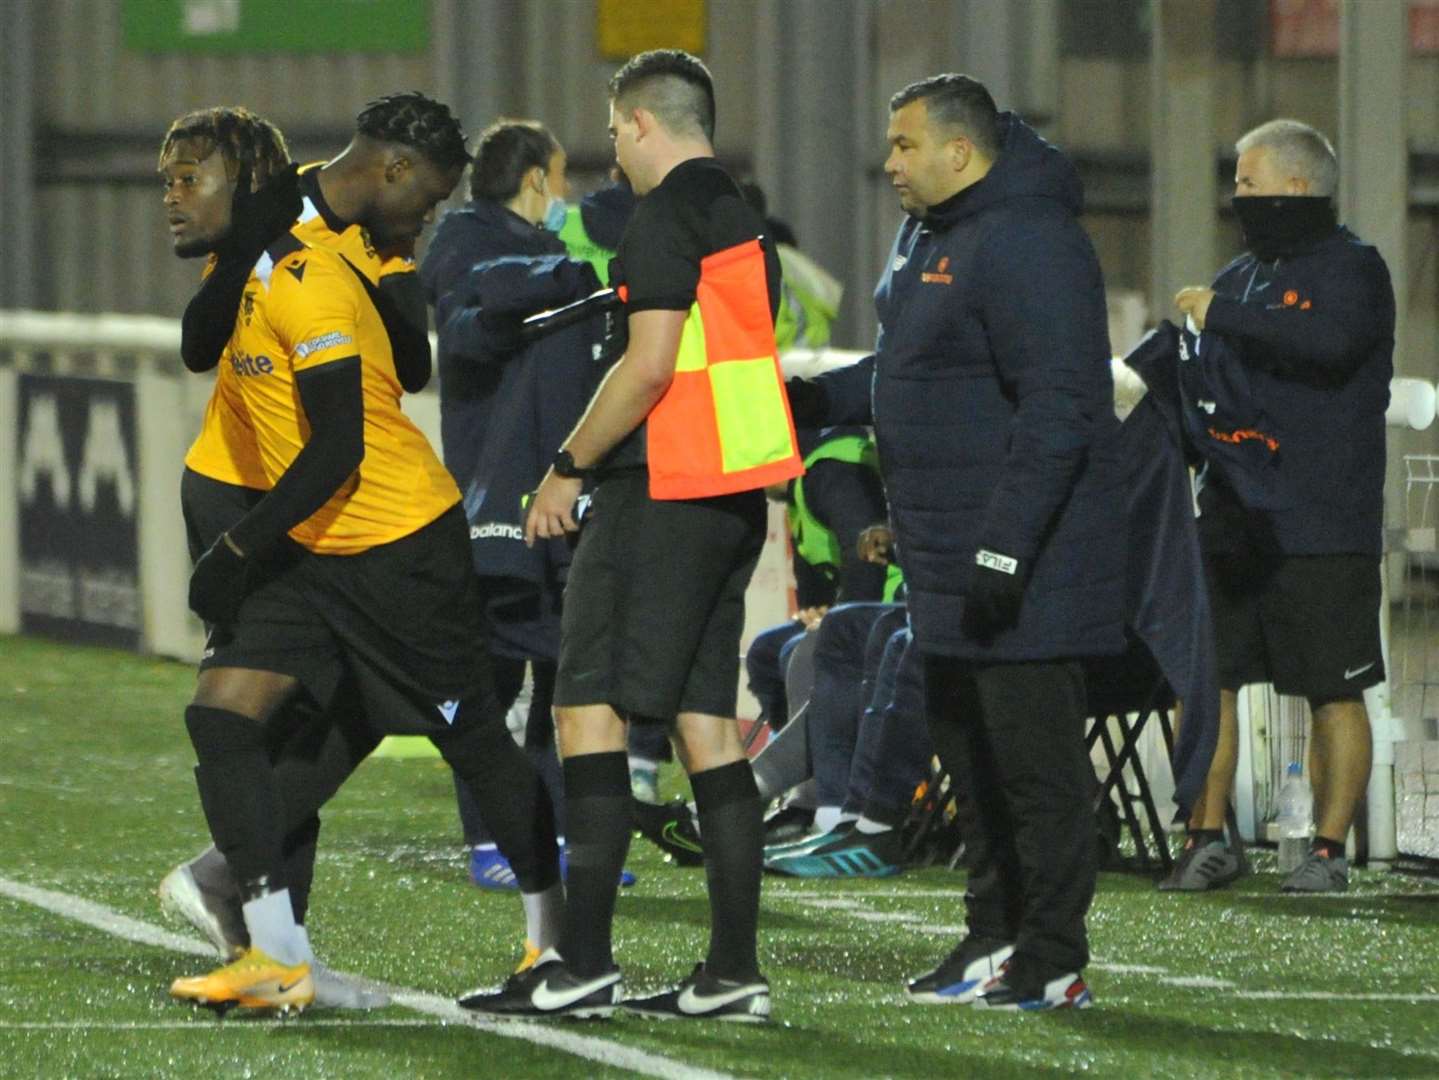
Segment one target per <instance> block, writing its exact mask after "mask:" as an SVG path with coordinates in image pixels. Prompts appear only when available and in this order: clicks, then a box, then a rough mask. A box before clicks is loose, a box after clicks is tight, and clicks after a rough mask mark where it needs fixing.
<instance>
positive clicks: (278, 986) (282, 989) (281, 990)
mask: <svg viewBox="0 0 1439 1080" xmlns="http://www.w3.org/2000/svg"><path fill="white" fill-rule="evenodd" d="M304 981H305V976H303V975H301V976H300V977H299V978H298V979H296V980H295V981H294V982H292V983H291V984H290V985H289V986H286V985H285V984H284V983H282V982H278V981H277V982H276V983H275V993H277V994H288V993H289V992H290V991H291V990H293V989H295V987H297V986H299V985H300V984H301V983H302V982H304Z"/></svg>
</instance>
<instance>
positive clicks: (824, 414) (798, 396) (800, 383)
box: [784, 379, 829, 428]
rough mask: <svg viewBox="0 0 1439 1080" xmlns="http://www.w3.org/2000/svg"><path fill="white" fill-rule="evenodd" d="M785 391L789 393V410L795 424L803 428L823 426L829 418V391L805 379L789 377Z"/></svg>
mask: <svg viewBox="0 0 1439 1080" xmlns="http://www.w3.org/2000/svg"><path fill="white" fill-rule="evenodd" d="M784 389H785V393H787V394H788V395H789V412H790V416H792V417H793V418H794V426H795V427H801V428H822V427H824V426H825V425H826V423H827V422H828V420H829V393H828V392H827V391H826V390H825V388H824V387H823V386H821V385H820V384H819V383H816V382H808V381H806V380H805V379H787V380H785V384H784Z"/></svg>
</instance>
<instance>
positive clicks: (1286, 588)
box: [1161, 120, 1394, 892]
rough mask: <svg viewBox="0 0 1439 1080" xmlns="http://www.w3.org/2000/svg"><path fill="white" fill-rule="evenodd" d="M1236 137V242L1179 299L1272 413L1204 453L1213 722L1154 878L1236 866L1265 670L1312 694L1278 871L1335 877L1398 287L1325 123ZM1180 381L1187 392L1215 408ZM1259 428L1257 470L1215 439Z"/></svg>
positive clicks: (1356, 721)
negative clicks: (1301, 820) (1227, 256)
mask: <svg viewBox="0 0 1439 1080" xmlns="http://www.w3.org/2000/svg"><path fill="white" fill-rule="evenodd" d="M1235 149H1236V150H1238V152H1239V162H1238V165H1237V166H1236V168H1235V176H1234V181H1235V183H1234V195H1235V197H1234V210H1235V213H1236V214H1237V215H1238V217H1239V221H1240V224H1241V225H1242V226H1243V227H1244V241H1245V246H1246V248H1247V249H1248V250H1247V251H1246V252H1245V254H1243V255H1241V256H1240V257H1239V258H1237V259H1235V260H1234V261H1233V262H1232V263H1230V264H1229V265H1228V266H1226V267H1225V268H1224V269H1223V270H1222V271H1220V273H1219V276H1218V277H1217V278H1216V279H1215V282H1214V286H1213V288H1208V289H1205V288H1199V287H1197V286H1196V287H1190V288H1186V289H1182V290H1180V292H1179V294H1178V295H1177V296H1176V297H1175V304H1176V305H1177V306H1178V308H1179V310H1180V311H1181V312H1183V313H1184V314H1186V315H1187V316H1189V318H1190V319H1192V320H1193V322H1194V324H1195V326H1196V327H1197V328H1198V329H1199V330H1200V331H1202V334H1201V337H1200V339H1199V341H1200V345H1199V347H1200V348H1201V349H1203V348H1204V347H1205V345H1206V344H1207V343H1211V342H1212V344H1214V345H1216V346H1222V347H1224V348H1227V349H1228V350H1229V352H1230V353H1231V354H1232V360H1233V362H1234V363H1235V364H1237V366H1238V368H1239V369H1240V372H1241V373H1242V375H1243V376H1244V378H1245V379H1246V380H1247V386H1248V389H1249V393H1250V395H1251V402H1250V404H1251V405H1252V406H1253V407H1254V409H1255V410H1256V415H1262V416H1263V417H1264V420H1265V430H1264V431H1263V432H1262V433H1259V432H1254V431H1252V430H1251V429H1249V428H1245V429H1242V430H1238V431H1233V432H1228V433H1225V432H1220V433H1219V435H1218V436H1216V439H1218V440H1219V441H1216V442H1215V443H1214V446H1213V448H1211V449H1210V452H1209V453H1207V454H1205V457H1206V465H1205V468H1204V470H1203V472H1202V474H1201V477H1200V481H1201V482H1200V492H1199V509H1200V519H1199V535H1200V542H1201V545H1202V547H1203V549H1204V556H1205V564H1206V574H1207V576H1208V578H1209V586H1210V592H1211V596H1212V599H1213V604H1214V613H1215V635H1216V643H1217V645H1218V652H1219V667H1220V686H1221V694H1220V736H1219V745H1218V748H1217V750H1216V752H1215V757H1214V763H1213V765H1212V766H1211V768H1210V772H1209V782H1208V784H1207V786H1206V788H1205V792H1204V795H1203V797H1202V798H1201V799H1200V800H1199V802H1198V803H1197V804H1196V806H1195V809H1194V813H1193V816H1192V817H1191V818H1190V823H1189V824H1190V836H1189V840H1188V843H1187V845H1186V851H1185V856H1184V858H1183V859H1182V860H1181V862H1180V864H1179V866H1178V867H1177V868H1176V871H1175V873H1174V875H1173V876H1172V877H1171V878H1169V879H1168V880H1167V881H1166V882H1165V883H1164V884H1163V885H1162V886H1161V887H1162V888H1167V889H1171V890H1176V891H1186V892H1190V891H1202V890H1205V889H1211V888H1215V887H1218V886H1220V885H1224V884H1227V883H1228V882H1229V881H1231V880H1233V878H1234V877H1235V876H1237V873H1238V867H1237V860H1235V859H1234V856H1233V855H1231V854H1229V853H1228V852H1227V851H1226V850H1225V848H1224V845H1223V838H1222V833H1221V829H1222V823H1223V820H1224V809H1225V806H1226V805H1227V803H1228V799H1229V792H1230V788H1231V786H1232V785H1233V782H1234V767H1235V763H1236V761H1237V756H1238V755H1237V739H1236V734H1235V732H1236V728H1237V721H1236V692H1237V691H1238V689H1239V688H1240V687H1241V686H1244V685H1245V684H1247V683H1251V682H1264V681H1268V682H1272V683H1273V684H1274V687H1275V689H1276V690H1278V691H1279V692H1280V693H1287V694H1297V695H1302V696H1304V697H1306V698H1308V699H1309V705H1310V708H1311V709H1312V710H1313V714H1314V724H1313V737H1312V739H1311V741H1310V752H1309V774H1310V782H1311V784H1312V785H1313V789H1314V811H1315V825H1316V835H1315V837H1314V841H1313V844H1312V846H1311V850H1310V853H1309V856H1308V858H1306V859H1305V861H1304V862H1303V863H1301V864H1300V866H1299V867H1298V868H1297V869H1296V870H1294V872H1293V873H1291V874H1290V875H1289V876H1288V877H1286V878H1285V879H1284V882H1283V886H1282V887H1283V889H1284V890H1285V891H1286V892H1333V891H1343V890H1344V889H1346V888H1347V887H1348V884H1349V870H1348V864H1347V863H1346V861H1345V858H1344V839H1345V836H1346V835H1347V834H1348V832H1349V826H1350V824H1351V823H1352V821H1353V818H1354V812H1355V809H1356V807H1357V806H1358V805H1359V800H1360V799H1362V798H1363V796H1364V790H1365V787H1366V785H1367V784H1368V780H1369V769H1370V757H1371V753H1372V743H1371V736H1370V731H1369V715H1368V713H1367V712H1366V711H1365V708H1364V699H1363V696H1362V695H1363V691H1364V689H1365V688H1366V687H1369V686H1373V685H1375V684H1376V683H1379V682H1381V681H1383V679H1384V659H1383V656H1382V655H1381V653H1380V644H1379V620H1378V610H1379V603H1380V579H1379V572H1380V569H1379V567H1380V563H1379V556H1380V553H1381V550H1382V548H1381V543H1382V536H1381V529H1382V525H1383V503H1384V495H1383V486H1384V410H1385V408H1386V407H1387V406H1388V403H1389V380H1390V378H1391V377H1392V375H1393V354H1394V293H1393V289H1392V287H1391V285H1390V281H1389V271H1388V268H1387V267H1386V266H1385V265H1384V259H1383V258H1382V257H1381V256H1380V254H1379V252H1378V251H1377V250H1375V248H1374V247H1372V246H1371V245H1368V244H1365V243H1363V242H1361V241H1360V240H1359V238H1358V237H1356V236H1355V235H1354V234H1353V233H1352V232H1350V231H1349V230H1348V229H1346V228H1344V227H1343V226H1341V225H1339V224H1338V222H1337V220H1336V218H1335V213H1334V202H1333V196H1334V191H1335V187H1336V179H1337V176H1338V172H1339V169H1338V163H1337V162H1336V160H1335V156H1334V149H1333V147H1332V146H1330V144H1329V141H1328V140H1327V139H1325V138H1324V136H1323V135H1321V134H1320V133H1319V132H1318V131H1315V130H1314V129H1313V128H1311V127H1309V126H1308V125H1307V124H1301V123H1299V122H1297V121H1294V120H1272V121H1270V122H1269V123H1267V124H1263V125H1261V126H1260V127H1257V128H1255V129H1254V130H1253V131H1251V132H1249V133H1248V134H1247V135H1245V136H1244V137H1243V138H1241V139H1240V140H1239V142H1238V143H1237V144H1236V146H1235ZM1183 368H1184V365H1181V378H1183V374H1184V371H1183ZM1192 397H1194V395H1188V396H1186V399H1185V401H1184V407H1185V408H1186V409H1187V410H1191V411H1193V412H1197V411H1199V410H1204V411H1205V412H1206V413H1207V412H1208V411H1209V410H1211V409H1212V408H1213V403H1212V402H1210V403H1207V407H1206V403H1205V402H1203V401H1199V400H1191V398H1192ZM1201 419H1202V417H1201ZM1191 426H1192V425H1191ZM1211 426H1212V425H1211ZM1213 434H1214V433H1213V432H1211V435H1213ZM1258 434H1262V436H1263V437H1264V438H1265V440H1266V442H1267V444H1270V446H1271V448H1272V452H1273V462H1272V467H1270V468H1268V469H1266V473H1272V475H1266V476H1265V478H1264V483H1263V485H1258V484H1255V483H1254V482H1253V481H1254V480H1255V477H1254V475H1253V470H1249V471H1245V470H1244V468H1243V461H1244V459H1243V458H1242V457H1237V456H1236V455H1235V454H1233V453H1232V452H1222V451H1223V450H1224V448H1228V449H1229V450H1231V451H1232V447H1233V445H1234V441H1235V440H1244V439H1247V438H1249V437H1251V436H1252V435H1258ZM1221 436H1222V439H1221V438H1220V437H1221ZM1201 452H1204V451H1203V450H1201Z"/></svg>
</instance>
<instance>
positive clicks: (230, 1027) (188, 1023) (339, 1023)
mask: <svg viewBox="0 0 1439 1080" xmlns="http://www.w3.org/2000/svg"><path fill="white" fill-rule="evenodd" d="M297 1022H298V1023H303V1024H304V1025H305V1027H306V1028H307V1029H308V1028H316V1027H322V1028H348V1027H365V1028H432V1027H433V1028H437V1027H452V1026H453V1025H452V1024H450V1023H449V1022H448V1021H445V1020H440V1019H438V1018H436V1019H434V1020H401V1019H397V1018H391V1019H389V1020H383V1019H379V1018H376V1019H374V1020H366V1019H364V1018H362V1017H357V1018H356V1019H354V1020H316V1019H314V1018H313V1017H307V1018H306V1019H305V1020H303V1021H295V1020H273V1021H269V1022H264V1021H261V1022H259V1023H256V1022H254V1021H252V1020H245V1021H242V1022H240V1023H238V1024H237V1023H233V1022H230V1023H220V1022H217V1021H214V1020H206V1019H204V1018H196V1019H194V1020H116V1021H113V1022H105V1021H95V1020H14V1021H12V1020H0V1031H203V1032H206V1033H212V1032H217V1031H219V1032H224V1033H226V1034H231V1033H234V1032H246V1031H263V1032H267V1033H268V1032H273V1031H274V1030H275V1029H276V1028H280V1027H285V1028H288V1027H291V1026H293V1025H294V1024H295V1023H297Z"/></svg>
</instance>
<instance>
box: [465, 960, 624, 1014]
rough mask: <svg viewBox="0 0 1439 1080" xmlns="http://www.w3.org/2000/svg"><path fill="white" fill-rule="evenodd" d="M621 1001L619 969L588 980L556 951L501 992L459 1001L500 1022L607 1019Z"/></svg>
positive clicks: (480, 993)
mask: <svg viewBox="0 0 1439 1080" xmlns="http://www.w3.org/2000/svg"><path fill="white" fill-rule="evenodd" d="M619 1000H620V972H619V969H618V968H616V969H615V970H614V971H607V972H605V974H603V975H596V976H594V977H593V978H585V977H584V976H582V975H576V974H575V973H574V972H572V971H570V970H569V969H568V968H566V967H565V962H564V961H563V960H562V959H560V954H559V953H557V952H556V951H555V950H554V949H546V950H545V951H544V952H543V953H541V954H540V958H539V959H538V960H536V961H535V964H534V966H533V967H531V968H528V969H526V970H524V971H520V972H516V973H515V974H514V975H511V976H510V977H509V978H508V979H506V980H505V985H504V986H503V987H502V988H501V989H500V990H498V991H488V990H477V991H475V992H474V993H472V994H467V995H466V996H464V997H462V998H460V999H459V1004H460V1007H461V1008H465V1009H469V1010H471V1011H472V1012H479V1013H485V1014H486V1015H488V1016H493V1017H495V1018H496V1019H501V1020H533V1019H536V1018H544V1017H547V1016H558V1017H566V1018H568V1019H572V1020H590V1019H604V1018H606V1017H608V1016H609V1015H610V1014H611V1013H613V1012H614V1011H615V1005H617V1004H618V1003H619Z"/></svg>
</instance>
